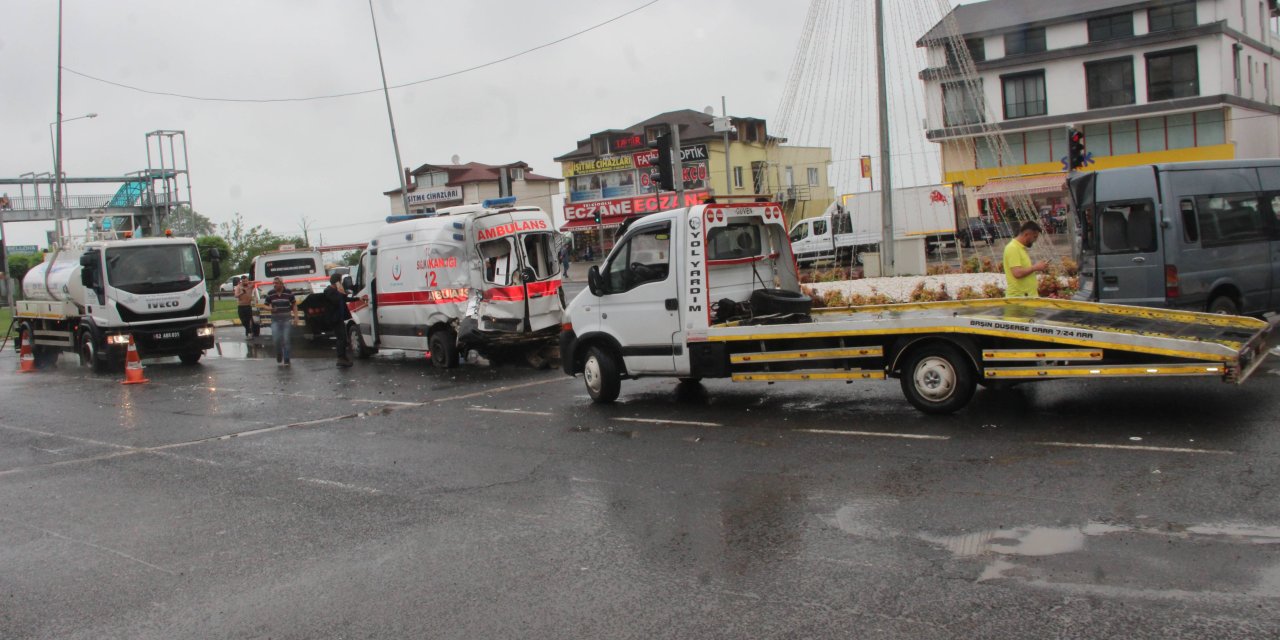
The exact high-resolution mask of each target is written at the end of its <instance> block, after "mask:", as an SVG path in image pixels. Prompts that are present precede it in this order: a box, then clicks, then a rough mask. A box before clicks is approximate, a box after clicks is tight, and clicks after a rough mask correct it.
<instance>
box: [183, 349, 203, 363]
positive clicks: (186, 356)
mask: <svg viewBox="0 0 1280 640" xmlns="http://www.w3.org/2000/svg"><path fill="white" fill-rule="evenodd" d="M203 355H204V352H203V351H189V352H187V353H180V354H178V359H179V360H181V361H182V364H186V365H192V364H196V363H198V362H200V356H203Z"/></svg>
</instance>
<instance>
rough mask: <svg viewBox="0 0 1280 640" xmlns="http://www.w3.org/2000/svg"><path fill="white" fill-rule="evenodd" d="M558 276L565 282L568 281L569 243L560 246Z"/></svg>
mask: <svg viewBox="0 0 1280 640" xmlns="http://www.w3.org/2000/svg"><path fill="white" fill-rule="evenodd" d="M560 267H561V270H560V274H561V277H563V278H564V279H565V280H568V279H569V243H568V242H566V243H564V244H562V245H560Z"/></svg>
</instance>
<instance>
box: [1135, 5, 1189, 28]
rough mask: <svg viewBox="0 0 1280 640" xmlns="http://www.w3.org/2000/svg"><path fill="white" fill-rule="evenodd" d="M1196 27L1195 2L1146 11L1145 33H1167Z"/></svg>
mask: <svg viewBox="0 0 1280 640" xmlns="http://www.w3.org/2000/svg"><path fill="white" fill-rule="evenodd" d="M1194 26H1196V3H1195V0H1188V1H1186V2H1178V3H1176V4H1170V5H1165V6H1163V7H1153V8H1151V9H1147V31H1151V32H1156V31H1169V30H1171V29H1182V28H1185V27H1194Z"/></svg>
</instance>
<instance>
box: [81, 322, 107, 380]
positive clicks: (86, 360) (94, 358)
mask: <svg viewBox="0 0 1280 640" xmlns="http://www.w3.org/2000/svg"><path fill="white" fill-rule="evenodd" d="M76 353H78V354H79V355H80V366H82V367H90V368H92V369H93V370H94V371H96V372H98V373H101V372H103V371H106V369H107V363H106V360H105V359H104V358H103V357H102V354H100V353H98V343H97V342H96V341H94V339H93V332H92V331H81V332H80V338H79V340H77V343H76Z"/></svg>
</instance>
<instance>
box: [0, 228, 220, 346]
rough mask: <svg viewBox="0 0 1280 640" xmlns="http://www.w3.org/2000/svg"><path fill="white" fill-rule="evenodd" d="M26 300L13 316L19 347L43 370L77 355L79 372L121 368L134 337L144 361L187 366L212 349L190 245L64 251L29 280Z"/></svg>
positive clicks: (101, 245)
mask: <svg viewBox="0 0 1280 640" xmlns="http://www.w3.org/2000/svg"><path fill="white" fill-rule="evenodd" d="M215 264H216V262H215ZM216 270H217V269H216V267H215V271H216ZM216 277H217V275H216V274H215V278H216ZM22 295H23V298H25V299H24V300H22V301H20V302H18V303H17V305H16V309H15V313H14V322H15V324H17V327H18V339H17V344H18V346H19V347H21V346H22V345H27V344H29V345H31V347H32V353H33V354H34V356H35V359H36V362H37V364H38V365H40V364H44V363H49V362H52V361H54V360H56V359H57V357H58V354H59V353H60V352H62V351H71V352H75V353H77V354H79V356H80V364H81V365H84V366H92V367H93V368H95V369H97V370H105V369H107V368H110V367H113V366H117V367H118V366H119V365H120V364H121V363H123V362H124V356H125V352H126V351H127V349H128V345H129V336H133V340H134V343H135V344H136V345H137V349H138V354H139V355H140V356H141V357H144V358H146V357H156V356H178V357H179V358H180V359H181V360H182V362H184V363H186V364H194V363H196V362H198V361H199V360H200V356H202V355H203V354H204V350H205V349H209V348H212V347H213V325H211V324H209V311H210V306H211V301H210V299H209V296H208V294H207V292H206V291H205V286H204V268H203V266H202V265H201V262H200V250H199V247H197V246H196V241H195V240H194V239H192V238H136V239H134V238H126V239H119V240H97V241H90V242H86V243H84V244H83V245H81V246H77V247H75V248H61V249H58V250H56V251H54V252H53V253H51V254H49V255H48V256H47V257H46V258H45V261H44V262H43V263H41V264H38V265H36V266H35V267H33V268H32V269H31V270H30V271H28V272H27V275H26V277H24V278H23V279H22Z"/></svg>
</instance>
